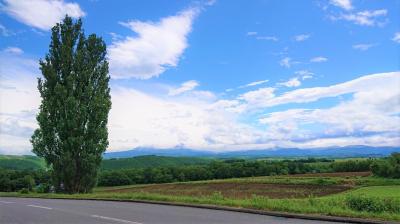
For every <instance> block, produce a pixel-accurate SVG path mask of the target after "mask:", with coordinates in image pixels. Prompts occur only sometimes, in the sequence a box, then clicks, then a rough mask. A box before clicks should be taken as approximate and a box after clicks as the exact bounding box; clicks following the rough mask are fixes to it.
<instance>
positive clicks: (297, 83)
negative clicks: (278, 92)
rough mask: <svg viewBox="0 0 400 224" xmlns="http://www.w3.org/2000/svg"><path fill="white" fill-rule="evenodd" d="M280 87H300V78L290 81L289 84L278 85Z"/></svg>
mask: <svg viewBox="0 0 400 224" xmlns="http://www.w3.org/2000/svg"><path fill="white" fill-rule="evenodd" d="M278 85H281V86H286V87H298V86H300V85H301V82H300V80H299V78H297V77H294V78H291V79H289V80H288V81H287V82H281V83H278Z"/></svg>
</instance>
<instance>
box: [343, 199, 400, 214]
mask: <svg viewBox="0 0 400 224" xmlns="http://www.w3.org/2000/svg"><path fill="white" fill-rule="evenodd" d="M346 205H347V206H348V207H349V208H350V209H352V210H355V211H365V212H374V213H381V212H392V213H398V212H400V200H397V199H393V198H377V197H368V196H366V195H349V196H347V197H346Z"/></svg>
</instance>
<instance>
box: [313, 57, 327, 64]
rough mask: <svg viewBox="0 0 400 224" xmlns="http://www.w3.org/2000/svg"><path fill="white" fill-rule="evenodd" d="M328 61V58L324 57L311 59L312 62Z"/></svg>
mask: <svg viewBox="0 0 400 224" xmlns="http://www.w3.org/2000/svg"><path fill="white" fill-rule="evenodd" d="M326 61H328V58H326V57H322V56H319V57H315V58H311V59H310V62H317V63H318V62H326Z"/></svg>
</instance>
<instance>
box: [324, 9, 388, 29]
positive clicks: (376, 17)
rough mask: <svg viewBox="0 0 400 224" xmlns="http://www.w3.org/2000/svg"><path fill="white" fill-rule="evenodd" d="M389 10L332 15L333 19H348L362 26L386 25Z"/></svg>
mask: <svg viewBox="0 0 400 224" xmlns="http://www.w3.org/2000/svg"><path fill="white" fill-rule="evenodd" d="M386 15H387V10H386V9H378V10H372V11H370V10H365V11H361V12H355V13H347V14H342V15H339V16H330V17H329V18H331V19H332V20H346V21H350V22H353V23H354V24H356V25H360V26H384V25H385V24H386V23H387V21H388V20H387V19H386Z"/></svg>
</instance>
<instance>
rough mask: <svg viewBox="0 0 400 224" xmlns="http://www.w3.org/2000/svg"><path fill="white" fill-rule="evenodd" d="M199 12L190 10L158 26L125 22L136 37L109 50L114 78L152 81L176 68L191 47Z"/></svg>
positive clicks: (124, 40) (116, 44)
mask: <svg viewBox="0 0 400 224" xmlns="http://www.w3.org/2000/svg"><path fill="white" fill-rule="evenodd" d="M198 12H199V9H198V8H189V9H187V10H184V11H182V12H179V13H178V14H177V15H174V16H169V17H166V18H162V19H161V20H160V21H159V22H156V23H154V22H141V21H130V22H127V23H122V24H123V25H124V26H126V27H128V28H130V29H131V30H132V31H133V32H135V33H136V34H137V35H136V36H128V37H126V38H125V39H123V40H117V41H113V43H112V44H111V46H109V47H108V56H109V61H110V74H111V77H112V78H138V79H149V78H152V77H156V76H158V75H160V74H161V73H163V72H164V71H165V70H166V69H168V68H170V67H176V66H177V65H178V62H179V59H180V57H181V56H182V54H183V52H184V50H185V49H186V48H187V47H188V43H187V36H188V35H189V33H190V31H191V30H192V23H193V20H194V18H195V17H196V15H197V14H198Z"/></svg>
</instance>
